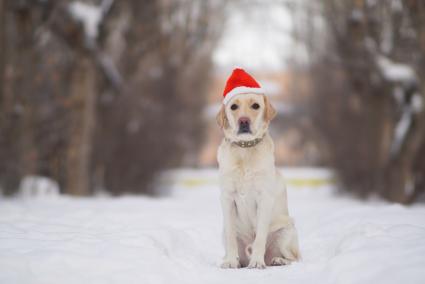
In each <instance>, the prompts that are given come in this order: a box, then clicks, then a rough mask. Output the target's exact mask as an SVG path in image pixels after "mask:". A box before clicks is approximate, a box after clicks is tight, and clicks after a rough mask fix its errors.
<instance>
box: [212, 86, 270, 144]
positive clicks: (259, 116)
mask: <svg viewBox="0 0 425 284" xmlns="http://www.w3.org/2000/svg"><path fill="white" fill-rule="evenodd" d="M275 115H276V111H275V109H274V108H273V106H272V105H271V104H270V102H269V100H268V99H267V97H266V96H264V95H260V94H243V95H239V96H236V97H234V98H233V99H232V100H230V101H229V102H228V103H227V104H226V105H222V106H221V109H220V112H219V113H218V114H217V123H218V125H219V126H220V127H221V128H222V129H223V131H224V135H225V136H226V137H227V138H228V139H230V140H231V141H239V140H242V141H248V140H252V139H255V138H260V137H262V136H263V135H264V133H265V132H266V131H267V128H268V125H269V123H270V121H271V120H272V119H273V118H274V116H275Z"/></svg>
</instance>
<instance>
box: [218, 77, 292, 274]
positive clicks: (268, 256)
mask: <svg viewBox="0 0 425 284" xmlns="http://www.w3.org/2000/svg"><path fill="white" fill-rule="evenodd" d="M235 73H242V74H243V76H249V77H248V81H250V80H251V79H252V80H254V81H253V82H255V83H256V81H255V79H253V78H252V77H250V75H249V74H247V73H245V71H244V70H243V69H235V70H234V72H233V74H232V77H240V76H238V75H237V74H236V75H235ZM243 76H242V77H243ZM232 77H231V78H232ZM233 79H234V80H233V81H236V83H237V84H240V81H241V80H240V78H236V79H235V78H233ZM231 81H232V79H229V80H228V83H227V86H226V89H228V90H227V91H229V90H231V91H232V90H233V91H234V89H236V90H239V93H236V95H235V92H231V91H230V94H231V95H233V96H230V97H227V96H226V97H225V104H223V105H222V106H221V109H220V111H219V113H218V115H217V123H218V125H219V126H220V128H221V129H222V130H223V133H224V139H223V141H222V143H221V144H220V146H219V148H218V152H217V160H218V164H219V175H220V187H221V196H220V200H221V207H222V212H223V218H224V220H223V225H224V244H225V256H224V259H223V263H222V265H221V267H222V268H240V267H248V268H261V269H262V268H266V266H272V265H287V264H290V263H291V262H293V261H297V260H299V259H300V250H299V245H298V237H297V232H296V229H295V225H294V222H293V219H292V218H291V217H290V216H289V213H288V204H287V194H286V187H285V184H284V180H283V178H282V177H281V175H280V174H279V172H278V171H277V169H276V168H275V161H274V144H273V140H272V138H271V137H270V135H269V133H268V126H269V123H270V121H271V120H272V119H273V118H274V117H275V115H276V111H275V109H274V108H273V106H272V105H271V104H270V102H269V100H268V98H267V97H266V96H265V95H264V93H263V91H262V89H261V87H259V85H258V83H256V84H254V85H255V86H254V87H252V86H248V87H245V86H236V87H235V86H230V87H229V85H232V84H233V85H234V82H233V83H232V82H231ZM242 81H243V80H242ZM248 85H249V84H248ZM251 85H252V84H251ZM232 88H233V89H232ZM251 90H252V91H251ZM227 93H229V92H227ZM224 95H226V90H225V94H224ZM226 98H227V100H226Z"/></svg>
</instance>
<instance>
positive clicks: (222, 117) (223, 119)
mask: <svg viewBox="0 0 425 284" xmlns="http://www.w3.org/2000/svg"><path fill="white" fill-rule="evenodd" d="M216 119H217V124H218V125H219V126H220V127H221V128H227V125H228V121H227V116H226V110H225V109H224V105H221V108H220V111H219V112H218V114H217V117H216Z"/></svg>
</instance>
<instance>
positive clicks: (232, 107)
mask: <svg viewBox="0 0 425 284" xmlns="http://www.w3.org/2000/svg"><path fill="white" fill-rule="evenodd" d="M230 109H231V110H237V109H238V105H237V104H233V105H231V106H230Z"/></svg>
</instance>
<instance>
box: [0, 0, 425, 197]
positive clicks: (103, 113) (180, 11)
mask: <svg viewBox="0 0 425 284" xmlns="http://www.w3.org/2000/svg"><path fill="white" fill-rule="evenodd" d="M236 66H240V67H243V68H245V69H246V70H247V71H248V72H249V73H251V74H252V75H253V76H254V77H255V78H257V79H258V80H259V81H260V83H261V85H262V86H263V87H264V88H265V89H266V90H267V95H268V96H270V97H271V100H272V102H273V104H274V105H275V107H276V109H277V110H278V115H277V117H276V119H275V120H274V121H273V123H272V126H271V134H272V136H273V138H274V140H275V143H276V161H277V164H278V166H285V167H294V168H297V167H303V168H304V167H313V168H315V167H318V168H327V169H330V170H331V171H332V172H333V173H334V174H335V177H336V179H335V180H336V182H337V183H338V188H339V189H340V190H342V191H347V192H352V193H354V194H355V195H358V196H359V197H367V196H369V195H370V194H374V195H379V196H381V197H383V198H385V199H388V200H390V201H396V202H400V203H412V202H415V201H419V200H421V198H420V196H421V194H422V193H423V192H424V191H425V112H424V96H425V2H424V1H422V0H386V1H378V0H327V1H324V0H323V1H313V0H311V1H308V0H276V1H271V0H262V1H260V0H236V1H229V0H202V1H200V0H198V1H196V0H144V1H137V0H120V1H114V0H97V1H96V0H93V1H90V0H84V1H83V0H79V1H71V0H60V1H53V0H0V190H1V192H2V193H3V194H4V195H6V196H10V195H14V194H16V193H18V192H19V191H20V190H22V189H25V188H27V187H28V186H29V187H31V184H33V183H37V184H38V185H40V184H45V186H43V185H40V187H44V188H54V189H52V190H56V191H60V192H61V193H66V194H70V195H80V196H87V195H94V194H96V193H97V192H107V193H110V194H112V195H120V194H124V193H143V194H150V195H158V194H159V189H158V188H159V187H158V186H157V184H156V182H155V181H156V180H157V179H158V176H160V175H161V174H162V173H164V171H166V170H170V169H176V168H215V167H216V166H217V164H216V149H217V146H218V144H219V143H220V141H221V138H222V134H221V133H220V131H219V128H218V126H217V125H216V123H215V115H216V113H217V112H218V109H219V106H220V103H221V94H222V90H223V87H224V84H225V80H226V79H227V76H228V75H229V74H230V72H231V70H232V69H233V68H234V67H236ZM422 200H423V199H422Z"/></svg>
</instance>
